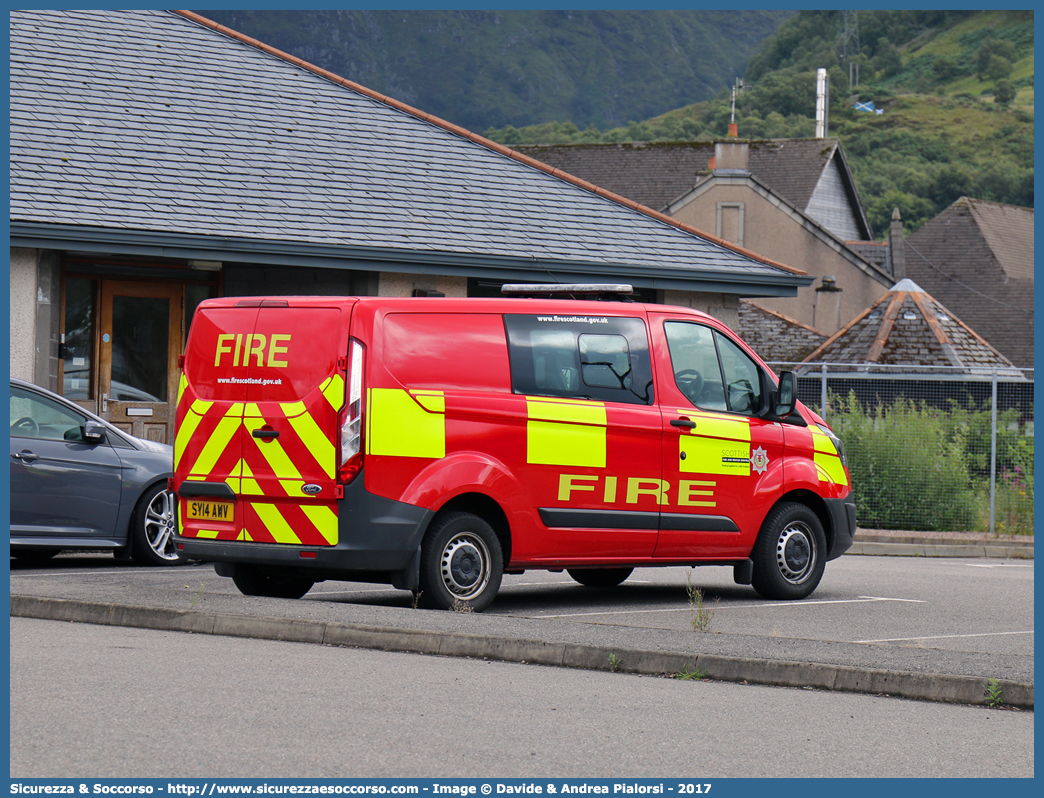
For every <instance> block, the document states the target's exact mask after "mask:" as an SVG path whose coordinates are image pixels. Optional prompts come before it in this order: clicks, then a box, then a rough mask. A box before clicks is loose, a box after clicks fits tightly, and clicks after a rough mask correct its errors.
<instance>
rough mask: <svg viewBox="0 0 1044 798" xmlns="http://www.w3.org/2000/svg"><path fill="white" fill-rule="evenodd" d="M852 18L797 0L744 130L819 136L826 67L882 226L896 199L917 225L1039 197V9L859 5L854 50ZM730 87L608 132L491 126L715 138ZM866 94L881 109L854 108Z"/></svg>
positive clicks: (752, 74)
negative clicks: (846, 38)
mask: <svg viewBox="0 0 1044 798" xmlns="http://www.w3.org/2000/svg"><path fill="white" fill-rule="evenodd" d="M844 22H845V20H844V18H843V17H842V15H841V12H829V11H807V12H800V13H798V14H797V15H795V16H794V17H792V18H790V19H788V20H787V21H786V22H784V23H783V24H782V25H781V26H780V29H779V31H778V32H777V33H776V34H775V35H773V36H772V37H770V38H769V39H768V40H766V42H765V46H764V47H763V48H762V50H761V51H760V52H759V53H758V54H757V55H755V56H754V57H753V58H752V59H751V62H750V66H749V68H748V69H747V71H746V73H745V74H744V83H745V88H744V89H743V90H742V91H740V92H739V93H738V96H737V103H736V111H735V114H736V122H737V124H738V127H739V134H740V136H741V137H743V138H785V137H807V136H812V135H814V132H815V119H814V117H815V71H816V69H817V68H818V67H825V68H827V69H828V70H829V74H830V85H831V92H830V117H829V131H828V133H829V135H831V136H839V137H840V138H841V140H842V142H843V144H844V147H845V151H846V153H847V154H848V156H849V161H850V163H851V165H852V168H853V171H854V172H855V175H856V179H857V181H858V183H859V187H860V191H861V193H862V197H863V202H864V204H865V206H866V208H867V212H868V215H869V217H870V222H871V225H872V226H873V228H874V230H875V231H876V232H877V233H878V234H879V235H882V234H883V233H884V232H885V231H886V230H887V226H888V220H889V218H890V216H891V212H892V208H895V207H898V208H899V209H900V212H901V213H902V216H903V220H904V226H905V228H906V230H907V232H911V231H913V230H915V229H916V228H917V227H918V226H919V225H920V224H922V223H924V222H925V221H927V220H928V219H930V218H931V217H933V216H935V215H936V214H937V213H938V212H939V211H940V210H942V209H943V208H945V207H946V206H947V205H949V204H950V203H951V202H953V200H955V199H956V198H957V197H959V196H961V195H969V196H974V197H977V198H980V199H986V200H993V201H996V202H1006V203H1011V204H1016V205H1025V206H1032V205H1033V14H1032V12H1012V11H992V12H953V11H951V12H943V11H870V12H864V11H860V12H858V25H859V43H860V47H859V48H858V49H856V48H854V47H853V46H852V45H853V44H854V43H852V42H850V44H849V49H848V52H847V53H845V51H844V49H843V48H842V46H841V45H840V40H841V39H842V34H843V32H844ZM849 23H850V24H851V18H850V19H849ZM850 74H851V75H852V78H853V80H852V85H850V84H849V75H850ZM856 74H858V76H859V79H858V81H857V80H856V79H855V76H856ZM730 95H731V92H730V90H729V88H726V87H723V89H722V90H721V91H720V92H719V94H718V96H717V97H716V98H714V99H712V100H708V101H706V102H702V103H697V104H694V105H689V106H683V107H679V108H677V109H675V110H672V111H669V112H667V113H664V114H661V115H659V116H656V117H652V118H650V119H647V120H645V121H643V122H632V123H630V124H628V125H625V126H620V127H617V128H613V129H610V130H607V131H604V132H603V131H597V130H593V129H590V128H588V129H580V128H579V127H578V126H577V125H575V124H572V123H569V122H564V123H546V124H542V125H534V126H528V127H522V128H514V127H504V128H501V129H490V130H487V132H486V135H487V136H489V137H490V138H493V139H494V140H496V141H500V142H502V143H505V144H508V145H517V144H530V143H532V144H563V143H583V142H598V141H602V142H613V141H670V140H710V139H715V138H720V137H722V136H724V135H726V133H727V130H728V124H729V120H730V117H731V113H732V109H731V103H730ZM857 100H858V101H862V102H873V103H874V105H875V107H876V108H877V109H879V110H880V111H881V112H882V113H880V114H877V113H864V112H860V111H856V110H855V107H854V105H855V102H856V101H857Z"/></svg>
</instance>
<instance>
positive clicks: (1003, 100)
mask: <svg viewBox="0 0 1044 798" xmlns="http://www.w3.org/2000/svg"><path fill="white" fill-rule="evenodd" d="M1017 93H1018V89H1016V88H1015V84H1014V83H1012V82H1011V81H1010V80H1008V79H1007V78H1002V79H1001V80H998V81H997V82H996V83H995V84H993V99H994V100H996V101H997V103H998V104H1000V105H1010V104H1011V101H1012V100H1014V99H1015V95H1016V94H1017Z"/></svg>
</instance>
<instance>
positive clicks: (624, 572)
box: [566, 568, 634, 587]
mask: <svg viewBox="0 0 1044 798" xmlns="http://www.w3.org/2000/svg"><path fill="white" fill-rule="evenodd" d="M633 571H634V569H633V568H567V569H566V573H567V574H569V575H570V576H571V577H573V579H575V580H576V581H577V582H579V583H580V584H581V585H586V586H587V587H616V586H617V585H618V584H620V583H621V582H623V581H624V580H625V579H627V577H629V576H630V575H631V573H632V572H633Z"/></svg>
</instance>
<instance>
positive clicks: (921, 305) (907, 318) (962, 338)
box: [805, 278, 1022, 379]
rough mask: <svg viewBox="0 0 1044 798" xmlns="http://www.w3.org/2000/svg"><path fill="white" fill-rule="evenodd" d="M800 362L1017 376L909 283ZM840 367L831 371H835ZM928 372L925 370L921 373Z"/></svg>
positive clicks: (965, 327)
mask: <svg viewBox="0 0 1044 798" xmlns="http://www.w3.org/2000/svg"><path fill="white" fill-rule="evenodd" d="M805 362H809V363H813V362H815V363H818V362H826V363H833V364H843V365H847V366H852V367H854V368H856V369H862V370H866V369H867V367H873V366H921V367H929V368H930V369H935V368H939V367H944V368H945V369H946V373H947V374H966V375H967V374H979V375H988V374H993V373H995V372H996V373H998V374H1001V375H1003V376H1005V377H1014V378H1016V379H1022V373H1021V372H1020V371H1019V370H1018V369H1016V368H1014V366H1013V365H1012V363H1011V361H1010V360H1008V359H1007V358H1006V357H1005V356H1004V355H1002V354H1001V353H1000V352H999V351H997V349H995V348H994V347H993V346H991V345H990V344H989V343H987V342H986V341H985V340H983V338H982V337H980V336H979V335H978V334H977V333H976V332H975V331H974V330H972V328H971V327H969V326H968V325H967V324H965V323H964V322H963V321H961V320H960V319H959V318H957V316H955V315H954V314H953V313H952V312H950V311H949V310H948V309H947V308H946V307H944V306H943V305H942V304H941V303H940V302H939V301H938V300H936V299H935V298H934V297H933V296H932V295H931V294H929V293H928V292H927V291H925V290H924V289H923V288H921V287H920V286H919V285H918V284H917V283H915V282H914V281H913V280H911V279H909V278H905V279H903V280H900V281H899V282H898V283H896V284H895V285H894V286H892V288H891V290H889V291H888V292H887V293H886V294H885V295H884V296H883V297H881V298H880V299H879V300H878V301H877V302H875V303H874V304H873V305H871V306H870V307H868V308H867V309H866V310H864V311H863V312H862V313H860V314H859V315H858V316H856V317H855V318H854V319H852V321H850V322H849V323H848V324H846V325H845V326H844V327H843V328H842V329H841V330H839V331H838V332H837V333H835V334H834V335H832V336H831V337H830V338H828V339H827V340H826V341H824V342H823V343H822V344H821V345H820V346H819V347H817V348H816V349H815V350H814V351H813V352H811V353H810V354H809V355H808V357H807V358H805ZM839 367H840V366H839V365H835V366H833V370H837V369H838V368H839ZM927 371H928V369H926V372H927Z"/></svg>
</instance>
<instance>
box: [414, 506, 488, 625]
mask: <svg viewBox="0 0 1044 798" xmlns="http://www.w3.org/2000/svg"><path fill="white" fill-rule="evenodd" d="M503 576H504V555H503V553H502V551H501V548H500V541H499V540H498V539H497V535H496V533H495V532H494V531H493V527H491V526H490V525H489V524H488V523H486V522H485V521H484V520H483V519H481V518H479V517H478V516H477V515H472V514H471V513H459V512H456V513H447V514H446V515H444V516H442V517H439V518H436V519H435V521H433V522H432V525H431V528H430V529H428V532H427V534H426V535H425V536H424V543H423V545H422V546H421V564H420V599H419V603H420V606H422V607H425V608H428V609H437V610H460V611H465V612H472V611H473V612H481V611H482V610H484V609H486V607H488V606H489V605H490V604H491V603H492V602H493V599H494V598H495V597H496V595H497V591H498V590H500V580H501V579H502V578H503Z"/></svg>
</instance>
